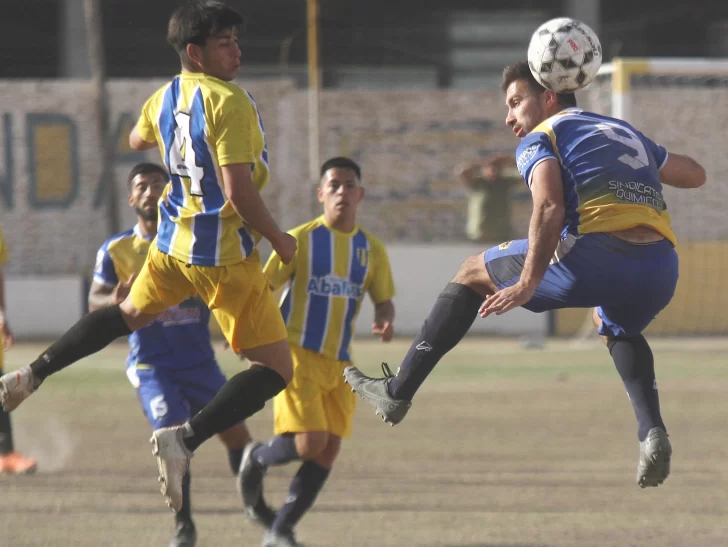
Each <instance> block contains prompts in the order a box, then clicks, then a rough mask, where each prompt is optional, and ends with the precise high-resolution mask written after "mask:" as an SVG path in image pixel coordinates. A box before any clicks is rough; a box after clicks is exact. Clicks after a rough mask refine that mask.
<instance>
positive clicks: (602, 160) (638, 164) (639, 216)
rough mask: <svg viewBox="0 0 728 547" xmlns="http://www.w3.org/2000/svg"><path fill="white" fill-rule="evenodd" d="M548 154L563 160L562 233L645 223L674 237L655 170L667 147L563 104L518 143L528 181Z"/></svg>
mask: <svg viewBox="0 0 728 547" xmlns="http://www.w3.org/2000/svg"><path fill="white" fill-rule="evenodd" d="M549 158H555V159H556V160H558V162H559V165H560V166H561V178H562V182H563V185H564V203H565V207H566V219H565V226H564V233H572V234H574V235H578V234H587V233H593V232H616V231H620V230H626V229H629V228H633V227H635V226H640V225H643V226H650V227H652V228H653V229H655V230H656V231H657V232H659V233H660V234H662V235H663V236H664V237H665V238H667V239H668V240H670V241H671V242H672V243H673V245H674V244H675V243H676V238H675V234H674V233H673V231H672V228H671V226H670V215H669V214H668V213H667V206H666V204H665V200H664V199H663V197H662V183H661V182H660V174H659V170H660V169H661V168H662V166H663V165H665V162H666V161H667V150H666V149H665V148H664V147H662V146H660V145H658V144H655V143H654V142H653V141H651V140H650V139H648V138H647V137H645V136H644V135H643V134H642V133H640V132H639V131H637V130H636V129H635V128H633V127H632V126H631V125H630V124H628V123H627V122H625V121H622V120H617V119H615V118H609V117H607V116H600V115H598V114H594V113H592V112H585V111H584V110H581V109H580V108H567V109H566V110H563V111H562V112H560V113H558V114H556V115H554V116H551V117H550V118H549V119H547V120H546V121H544V122H543V123H541V124H540V125H538V126H537V127H536V128H535V129H534V130H533V131H531V132H530V133H529V134H528V135H526V136H525V137H524V138H523V139H522V140H521V143H520V144H519V146H518V150H517V151H516V164H517V166H518V170H519V171H520V173H521V175H522V176H523V179H524V180H525V181H526V183H527V184H528V186H529V187H530V186H531V176H532V173H533V170H534V168H535V167H536V165H538V164H539V163H541V162H542V161H544V160H546V159H549Z"/></svg>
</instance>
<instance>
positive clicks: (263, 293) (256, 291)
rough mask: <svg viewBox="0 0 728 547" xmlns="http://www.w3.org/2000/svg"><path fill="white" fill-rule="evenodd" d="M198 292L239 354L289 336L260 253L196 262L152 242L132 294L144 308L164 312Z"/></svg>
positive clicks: (231, 345) (134, 299)
mask: <svg viewBox="0 0 728 547" xmlns="http://www.w3.org/2000/svg"><path fill="white" fill-rule="evenodd" d="M196 294H199V295H200V297H202V299H203V300H204V301H205V302H206V303H207V305H208V306H209V308H210V311H212V314H213V315H214V316H215V319H217V322H218V323H219V324H220V329H221V330H222V332H223V334H224V335H225V338H226V339H227V341H228V343H229V344H230V347H231V348H232V349H233V351H235V352H236V353H237V352H239V351H245V350H246V349H251V348H257V347H259V346H264V345H266V344H272V343H274V342H279V341H281V340H285V339H286V336H287V333H286V325H285V324H284V323H283V317H282V316H281V312H280V310H279V309H278V304H277V303H276V301H275V299H274V298H273V294H272V293H271V291H270V288H269V286H268V281H267V279H266V277H265V274H263V269H262V267H261V264H260V259H259V257H258V254H257V253H255V254H254V255H252V256H251V257H249V258H248V259H247V260H244V261H242V262H238V263H237V264H232V265H230V266H194V265H187V264H185V263H184V262H182V261H180V260H177V259H176V258H173V257H171V256H169V255H168V254H165V253H163V252H162V251H160V250H159V249H157V247H156V245H152V246H151V247H150V249H149V254H148V255H147V259H146V261H145V262H144V266H143V267H142V270H141V272H139V276H138V277H137V278H136V280H135V281H134V284H133V285H132V287H131V292H130V297H131V301H132V304H134V307H135V308H136V309H137V310H139V311H140V312H142V313H145V314H146V313H149V314H159V313H162V312H163V311H164V310H166V309H167V308H169V307H170V306H174V305H176V304H179V303H180V302H182V301H183V300H185V299H187V298H190V297H191V296H195V295H196Z"/></svg>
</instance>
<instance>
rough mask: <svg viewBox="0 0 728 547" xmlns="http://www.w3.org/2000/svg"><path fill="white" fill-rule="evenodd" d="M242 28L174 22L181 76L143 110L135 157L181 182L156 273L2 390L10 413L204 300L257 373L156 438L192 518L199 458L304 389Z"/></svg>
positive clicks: (201, 10) (171, 498)
mask: <svg viewBox="0 0 728 547" xmlns="http://www.w3.org/2000/svg"><path fill="white" fill-rule="evenodd" d="M242 22H243V18H242V16H241V15H240V14H239V13H238V12H237V11H235V10H233V9H232V8H230V7H229V6H227V5H225V4H224V3H222V2H218V1H215V0H207V1H196V0H195V1H189V2H185V3H184V4H182V5H180V6H179V7H178V8H177V9H176V10H175V11H174V13H173V14H172V16H171V17H170V20H169V25H168V29H167V41H168V42H169V43H170V44H171V45H172V46H173V47H174V49H175V50H176V51H177V54H178V55H179V58H180V63H181V68H182V71H181V73H180V74H178V75H177V76H176V77H174V78H173V79H172V81H170V82H169V83H167V84H166V85H164V86H162V87H161V88H160V89H159V90H157V91H156V92H155V93H154V94H152V96H151V97H150V98H149V99H148V100H147V101H146V102H145V103H144V106H143V107H142V110H141V114H140V116H139V119H138V121H137V124H136V126H135V128H134V129H133V130H132V132H131V134H130V135H129V145H130V146H131V148H133V149H134V150H139V151H141V150H150V149H152V148H157V149H158V150H159V151H160V153H161V156H162V159H163V161H164V163H165V165H166V167H167V171H168V172H169V174H170V182H169V184H167V186H166V187H165V190H164V192H163V195H162V198H161V199H160V201H159V228H158V231H157V237H156V238H155V240H154V242H153V244H152V245H151V246H150V248H149V254H148V255H147V259H146V262H145V263H144V266H143V267H142V269H141V271H140V272H139V275H138V276H137V279H136V280H135V282H134V284H133V285H132V286H131V290H130V291H129V295H128V296H127V298H126V299H124V301H123V302H122V303H121V304H119V305H113V306H109V307H106V308H102V309H99V310H96V311H93V312H91V313H89V314H87V315H86V316H84V317H83V318H81V319H80V320H79V321H78V322H77V323H76V324H75V325H74V326H73V327H71V329H70V330H69V331H68V332H67V333H66V334H64V335H63V336H62V337H61V338H60V339H59V340H58V341H57V342H55V343H54V344H53V345H51V346H50V347H49V348H48V349H47V350H46V351H45V352H43V354H42V355H40V356H39V357H38V359H36V360H35V361H34V362H33V363H31V364H30V365H29V366H27V367H23V368H21V369H19V370H18V371H16V372H14V373H12V374H6V375H4V376H3V377H1V378H0V403H2V405H3V408H4V409H5V410H6V411H11V410H13V409H14V408H16V407H17V406H18V405H20V404H21V403H22V402H23V401H24V400H25V399H27V398H28V397H30V396H31V395H32V394H33V393H34V392H35V391H36V390H37V389H38V387H39V386H40V385H41V383H42V382H43V381H45V379H46V378H48V377H49V376H50V375H52V374H55V373H56V372H59V371H60V370H62V369H63V368H65V367H67V366H69V365H71V364H72V363H74V362H76V361H78V360H79V359H81V358H83V357H86V356H87V355H91V354H93V353H95V352H97V351H99V350H101V349H102V348H104V347H106V346H107V345H108V344H109V343H111V342H112V341H113V340H115V339H116V338H119V337H120V336H128V335H129V334H131V333H132V332H133V331H135V330H138V329H140V328H142V327H144V326H146V325H147V324H149V323H151V322H152V321H154V320H155V319H157V318H158V317H159V316H160V315H161V314H163V313H165V311H166V310H167V309H168V308H170V307H172V306H175V305H178V304H180V303H181V302H183V301H184V300H187V299H188V298H190V297H191V296H195V295H199V296H200V297H201V298H202V299H203V300H204V301H205V303H206V304H207V306H208V307H209V308H210V310H211V311H212V314H213V315H214V316H215V318H216V319H217V322H218V323H219V324H220V328H221V329H222V331H223V333H224V334H225V338H226V339H227V341H228V343H229V344H230V346H231V347H232V349H233V350H234V351H235V352H238V353H243V354H244V355H245V356H246V357H247V358H248V360H249V362H250V363H251V366H250V367H249V368H248V369H247V370H244V371H242V372H239V373H238V374H236V375H234V376H232V377H231V378H230V379H229V380H228V381H227V383H226V384H225V385H224V386H223V387H222V389H221V390H220V391H219V392H218V393H217V395H216V396H215V397H214V399H212V401H210V403H209V404H208V405H206V406H205V407H204V408H203V409H202V410H200V412H198V413H197V414H195V415H194V416H193V417H192V418H191V419H190V420H189V421H187V422H185V423H184V424H183V425H181V426H175V427H169V428H162V429H158V430H156V431H154V433H153V434H152V439H151V443H152V445H153V449H152V452H153V454H154V455H155V456H156V459H157V467H158V470H159V475H160V483H161V491H162V495H163V496H164V498H165V500H166V502H167V505H168V506H169V507H170V508H172V510H173V511H179V510H180V509H181V508H182V501H183V491H182V490H183V489H182V485H183V478H184V475H185V474H186V472H187V467H188V466H189V462H190V459H191V458H192V455H193V453H194V451H195V450H196V449H197V448H198V447H199V446H200V445H201V444H202V443H204V442H205V441H206V440H207V439H209V438H211V437H212V436H214V435H216V434H218V433H221V432H223V431H226V430H227V429H228V428H230V427H231V426H233V425H234V424H237V423H239V422H241V421H242V420H244V419H245V418H247V417H249V416H251V415H252V414H254V413H256V412H258V411H259V410H260V409H262V408H263V406H264V405H265V402H266V401H268V400H270V399H271V398H273V397H274V396H275V395H276V394H278V393H279V392H280V391H282V390H283V389H284V388H285V387H286V385H287V384H288V382H290V381H291V378H292V377H293V363H292V360H291V351H290V348H289V346H288V340H287V336H286V327H285V324H284V323H283V319H282V317H281V314H280V311H279V310H278V306H277V304H276V301H275V299H274V298H273V295H272V293H271V291H270V288H269V286H268V282H267V280H266V278H265V275H264V274H263V268H262V265H261V262H260V256H259V253H258V250H257V249H256V245H257V242H258V241H259V240H260V237H261V236H262V237H265V238H266V239H268V241H269V242H270V243H271V245H272V247H273V249H274V250H275V251H276V252H277V253H278V254H279V255H280V257H281V260H282V261H283V262H284V263H288V262H290V261H291V260H292V259H293V256H294V255H295V252H296V240H295V238H293V237H292V236H291V235H289V234H287V233H286V232H284V231H282V230H281V229H280V228H279V227H278V225H277V223H276V222H275V220H274V219H273V217H272V216H271V214H270V211H269V210H268V208H267V207H266V205H265V202H264V201H263V200H262V198H261V196H260V191H261V190H262V189H263V188H264V187H265V186H266V185H267V183H268V182H269V180H270V173H269V169H268V147H267V145H266V138H265V131H264V129H263V122H262V121H261V117H260V114H259V112H258V109H257V106H256V104H255V101H254V100H253V98H252V97H251V95H250V94H249V93H248V92H247V91H245V90H243V89H241V88H240V87H238V86H237V85H235V84H233V83H232V80H233V79H234V77H235V75H236V74H237V72H238V70H239V69H240V55H241V52H240V48H239V46H238V27H239V26H240V25H241V24H242Z"/></svg>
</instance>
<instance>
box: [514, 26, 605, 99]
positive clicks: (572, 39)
mask: <svg viewBox="0 0 728 547" xmlns="http://www.w3.org/2000/svg"><path fill="white" fill-rule="evenodd" d="M601 65H602V46H601V44H600V43H599V38H597V35H596V34H595V33H594V31H593V30H592V29H590V28H589V27H588V26H586V25H585V24H584V23H582V22H581V21H577V20H576V19H571V18H570V17H560V18H558V19H551V20H550V21H546V22H545V23H544V24H543V25H541V26H540V27H538V28H537V29H536V32H534V33H533V36H532V37H531V43H530V44H529V45H528V66H529V67H530V69H531V74H533V77H534V78H536V81H537V82H538V83H540V84H541V85H542V86H544V87H545V88H547V89H550V90H552V91H556V92H557V93H566V92H571V91H576V90H577V89H581V88H583V87H585V86H586V85H588V84H589V83H590V82H591V81H592V80H593V79H594V77H595V76H596V75H597V71H598V70H599V67H600V66H601Z"/></svg>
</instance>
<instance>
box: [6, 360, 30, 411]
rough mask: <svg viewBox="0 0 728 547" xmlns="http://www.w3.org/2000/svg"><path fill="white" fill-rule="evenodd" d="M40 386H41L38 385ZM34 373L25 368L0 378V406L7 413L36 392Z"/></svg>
mask: <svg viewBox="0 0 728 547" xmlns="http://www.w3.org/2000/svg"><path fill="white" fill-rule="evenodd" d="M38 385H40V384H38ZM36 388H37V386H36V385H35V380H34V378H33V371H32V370H30V367H23V368H21V369H18V370H16V371H13V372H8V373H7V374H3V375H2V376H0V404H2V407H3V410H4V411H5V412H11V411H13V410H15V409H16V408H18V407H19V406H20V403H22V402H23V401H25V400H26V399H27V398H28V397H30V396H31V395H32V394H33V392H34V391H35V390H36Z"/></svg>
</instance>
